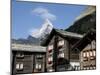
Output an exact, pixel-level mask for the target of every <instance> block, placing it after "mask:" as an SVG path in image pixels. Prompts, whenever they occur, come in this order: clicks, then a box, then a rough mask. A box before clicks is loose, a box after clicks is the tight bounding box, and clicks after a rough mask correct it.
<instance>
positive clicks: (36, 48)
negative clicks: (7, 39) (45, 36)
mask: <svg viewBox="0 0 100 75" xmlns="http://www.w3.org/2000/svg"><path fill="white" fill-rule="evenodd" d="M12 51H28V52H46V48H45V47H42V46H35V45H25V44H12Z"/></svg>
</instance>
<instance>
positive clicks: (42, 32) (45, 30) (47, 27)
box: [33, 19, 53, 39]
mask: <svg viewBox="0 0 100 75" xmlns="http://www.w3.org/2000/svg"><path fill="white" fill-rule="evenodd" d="M52 29H53V25H52V23H51V22H50V21H49V20H48V19H46V20H45V21H44V23H43V25H42V27H41V28H40V29H39V32H38V33H37V34H36V35H38V37H37V36H36V38H39V39H41V38H44V37H45V36H47V35H48V34H50V32H51V31H52ZM33 36H34V35H33Z"/></svg>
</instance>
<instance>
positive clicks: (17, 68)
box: [12, 43, 46, 75]
mask: <svg viewBox="0 0 100 75" xmlns="http://www.w3.org/2000/svg"><path fill="white" fill-rule="evenodd" d="M45 58H46V48H45V47H41V46H34V45H25V44H13V43H12V75H16V74H32V73H41V72H45V71H46V69H45V67H46V66H45Z"/></svg>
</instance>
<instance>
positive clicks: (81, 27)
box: [66, 11, 96, 34]
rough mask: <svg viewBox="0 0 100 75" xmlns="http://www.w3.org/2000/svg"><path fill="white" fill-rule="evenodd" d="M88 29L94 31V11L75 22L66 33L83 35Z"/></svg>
mask: <svg viewBox="0 0 100 75" xmlns="http://www.w3.org/2000/svg"><path fill="white" fill-rule="evenodd" d="M90 29H96V11H95V12H93V13H91V14H89V15H87V16H85V17H83V18H81V19H79V20H78V21H75V23H74V24H73V25H72V26H70V27H69V28H67V29H66V31H69V32H74V33H79V34H84V33H86V32H87V31H89V30H90Z"/></svg>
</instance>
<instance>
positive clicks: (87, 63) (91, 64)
mask: <svg viewBox="0 0 100 75" xmlns="http://www.w3.org/2000/svg"><path fill="white" fill-rule="evenodd" d="M75 49H76V50H78V51H79V52H80V69H81V70H94V69H96V31H95V30H90V31H89V32H87V33H86V34H85V35H84V37H83V38H82V39H81V40H80V41H78V42H77V43H76V44H75V45H74V47H73V50H75Z"/></svg>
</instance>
